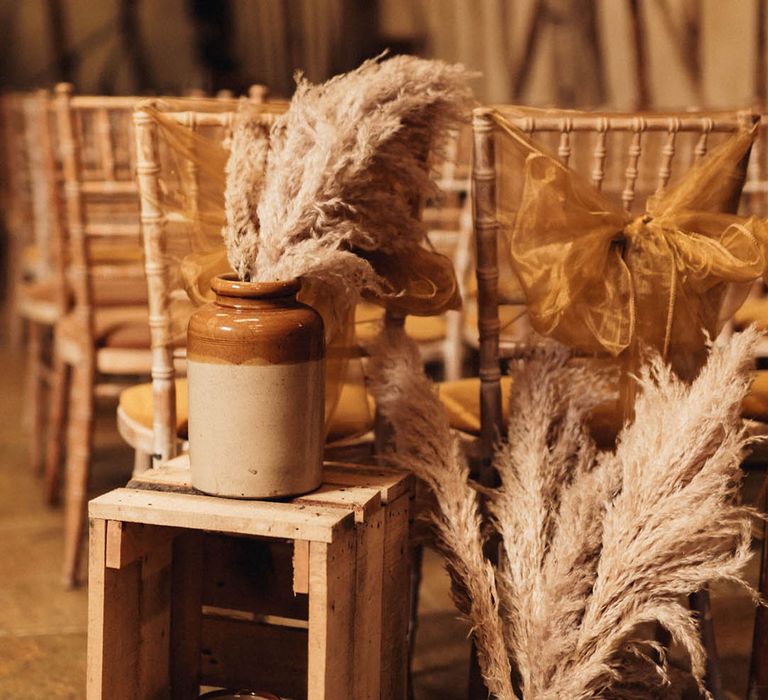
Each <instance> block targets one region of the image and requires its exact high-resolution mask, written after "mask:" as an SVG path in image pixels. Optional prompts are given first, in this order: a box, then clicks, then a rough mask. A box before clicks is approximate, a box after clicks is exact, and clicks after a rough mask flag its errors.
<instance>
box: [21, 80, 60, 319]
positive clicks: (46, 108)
mask: <svg viewBox="0 0 768 700" xmlns="http://www.w3.org/2000/svg"><path fill="white" fill-rule="evenodd" d="M27 116H28V119H27V150H28V152H29V153H30V158H29V160H30V164H31V166H32V167H31V181H32V182H31V184H32V200H33V205H34V212H35V216H34V230H35V241H36V244H37V248H38V251H39V264H38V270H39V276H40V277H41V278H46V279H47V280H48V282H49V283H50V284H51V289H52V292H53V294H54V301H55V302H56V303H57V304H58V306H59V310H60V312H61V313H64V312H66V311H67V309H68V307H69V289H68V285H67V279H66V260H67V250H66V230H65V225H64V219H65V216H64V201H63V182H62V180H63V174H62V162H61V155H60V149H59V147H58V141H57V130H56V105H55V100H54V98H53V96H52V94H51V93H50V92H49V91H48V90H38V91H37V93H36V94H35V98H34V101H32V102H31V103H30V104H29V105H28V107H27Z"/></svg>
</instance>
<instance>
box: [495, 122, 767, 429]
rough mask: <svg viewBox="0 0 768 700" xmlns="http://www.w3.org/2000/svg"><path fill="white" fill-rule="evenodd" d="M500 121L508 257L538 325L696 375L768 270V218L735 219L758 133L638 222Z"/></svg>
mask: <svg viewBox="0 0 768 700" xmlns="http://www.w3.org/2000/svg"><path fill="white" fill-rule="evenodd" d="M493 118H494V121H495V122H496V124H497V126H498V128H499V137H500V138H499V139H498V140H497V149H498V150H499V152H498V154H497V165H498V170H499V175H498V181H497V200H498V203H499V204H498V209H499V211H498V212H497V215H498V218H499V221H500V226H501V233H502V235H503V239H502V245H503V251H502V252H503V253H504V254H505V256H506V258H507V263H508V265H509V267H510V268H511V269H512V270H513V271H514V274H515V277H516V281H517V282H518V283H519V286H520V289H521V290H522V292H523V294H524V297H525V301H526V303H527V306H528V311H529V314H530V320H531V323H532V326H533V328H534V329H535V330H536V331H537V332H538V333H540V334H542V335H545V336H551V337H553V338H555V339H557V340H559V341H561V342H563V343H565V344H567V345H569V346H571V347H573V348H575V349H577V350H578V351H581V352H584V353H590V354H601V353H602V354H605V353H608V354H610V355H612V356H614V357H620V358H621V360H622V362H623V364H624V368H625V370H626V372H632V371H634V370H635V369H636V368H637V366H638V362H639V361H640V356H641V354H642V352H643V350H644V348H653V349H655V350H657V351H658V352H660V353H661V354H662V355H663V356H664V357H665V358H666V359H667V360H668V361H669V363H670V364H671V366H672V367H673V368H674V369H675V371H676V372H677V373H678V374H679V375H680V376H681V377H683V378H684V379H692V378H693V377H694V376H695V375H696V373H697V372H698V370H699V369H700V367H701V365H702V363H703V362H704V359H705V355H706V337H707V335H709V336H710V337H714V336H715V335H716V334H717V333H718V332H719V331H720V330H721V328H722V326H723V324H724V322H725V321H726V320H727V319H728V318H729V317H730V315H731V314H732V313H733V311H735V309H736V308H738V306H739V305H740V304H741V303H742V302H743V300H744V297H745V296H746V294H747V292H748V289H749V285H750V283H751V282H753V281H754V280H756V279H757V278H758V277H760V275H762V274H763V271H764V269H765V265H766V250H767V248H766V246H768V228H766V224H765V222H764V221H762V220H760V219H757V218H755V217H751V218H743V217H739V216H736V215H735V214H734V213H733V212H735V211H736V207H737V206H738V200H739V196H740V194H741V188H742V186H743V182H744V176H745V172H746V162H747V159H748V156H749V151H750V147H751V145H752V142H753V139H754V135H755V132H754V130H748V129H743V130H740V131H739V132H736V133H735V134H734V135H733V136H731V137H729V138H728V139H727V141H725V142H724V143H722V144H721V145H720V146H718V147H717V148H716V149H714V150H713V151H711V153H710V154H709V155H708V156H707V157H706V158H704V159H703V160H702V161H701V162H700V163H699V164H698V165H695V166H694V167H692V168H691V169H690V170H689V171H688V172H687V173H686V174H685V176H684V177H683V178H682V179H681V180H680V181H679V182H678V183H677V185H676V186H674V187H672V188H671V189H669V190H667V191H666V192H665V193H663V194H661V195H660V196H654V197H651V198H650V199H649V201H648V202H647V204H646V211H645V213H644V214H642V215H641V216H637V217H634V218H633V217H631V216H630V215H629V214H627V213H626V212H625V211H623V209H622V208H621V207H620V206H618V205H617V204H615V203H613V202H612V201H610V200H609V199H608V198H607V197H606V196H604V195H603V194H602V193H601V192H600V191H598V190H597V189H596V188H595V187H594V186H593V185H592V184H591V183H589V182H587V181H586V180H585V179H583V178H582V177H581V176H580V175H578V174H577V173H575V172H574V171H572V170H570V169H568V168H566V167H565V166H563V165H562V164H561V163H560V162H559V161H558V160H557V159H556V158H555V157H554V156H552V155H550V154H548V153H546V152H545V151H544V150H542V149H541V148H539V147H538V146H537V145H536V144H534V143H533V142H532V141H531V140H530V139H528V138H527V137H526V135H525V134H524V133H523V132H522V131H520V130H519V129H517V128H516V127H515V126H514V125H512V124H511V123H510V122H509V121H508V120H506V119H505V118H504V117H503V116H502V115H501V114H499V113H497V112H494V113H493ZM626 376H627V375H626V373H625V380H624V381H623V386H622V393H623V398H624V402H623V403H624V407H625V409H626V408H627V407H628V406H629V405H631V396H630V395H631V387H632V386H633V383H632V382H627V381H626ZM625 415H628V411H626V410H625Z"/></svg>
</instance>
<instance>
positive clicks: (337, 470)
mask: <svg viewBox="0 0 768 700" xmlns="http://www.w3.org/2000/svg"><path fill="white" fill-rule="evenodd" d="M412 481H413V476H412V475H411V474H409V473H408V472H404V471H400V470H398V469H387V468H382V467H374V466H362V465H359V464H351V463H347V462H326V463H325V465H324V468H323V483H326V484H343V485H345V486H365V487H368V488H377V489H379V492H380V493H381V502H382V503H385V504H386V503H391V502H393V501H395V500H397V499H398V498H400V496H402V495H404V494H406V493H408V492H409V491H410V489H411V486H412Z"/></svg>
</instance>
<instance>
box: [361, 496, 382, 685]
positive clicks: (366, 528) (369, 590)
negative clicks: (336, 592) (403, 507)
mask: <svg viewBox="0 0 768 700" xmlns="http://www.w3.org/2000/svg"><path fill="white" fill-rule="evenodd" d="M385 529H386V527H385V511H384V510H383V509H379V510H378V511H377V512H376V513H375V514H374V515H372V516H371V517H370V518H369V519H368V520H367V521H366V522H365V523H364V524H360V525H358V526H357V527H356V528H355V535H356V538H357V545H356V562H355V569H356V571H355V577H356V581H355V617H354V619H355V643H354V688H355V690H354V695H353V697H355V698H360V700H379V698H380V697H382V696H381V647H382V644H389V641H390V640H383V639H382V635H381V630H382V613H383V609H382V582H383V575H384V535H385Z"/></svg>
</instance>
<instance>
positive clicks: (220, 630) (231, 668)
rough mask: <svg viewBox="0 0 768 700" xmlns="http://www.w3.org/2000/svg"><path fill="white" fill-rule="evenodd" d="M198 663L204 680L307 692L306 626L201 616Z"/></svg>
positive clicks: (299, 694)
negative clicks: (303, 627)
mask: <svg viewBox="0 0 768 700" xmlns="http://www.w3.org/2000/svg"><path fill="white" fill-rule="evenodd" d="M201 664H202V682H203V683H204V684H205V685H213V686H223V687H228V688H231V687H241V688H255V689H258V690H265V691H270V692H272V693H275V694H278V695H280V696H281V697H287V698H305V697H307V631H306V630H304V629H301V628H296V627H284V626H277V625H268V624H262V623H258V622H255V623H254V622H245V621H241V620H232V619H226V618H220V617H205V618H204V619H203V645H202V657H201ZM351 697H352V696H351V695H350V696H349V698H351Z"/></svg>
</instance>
